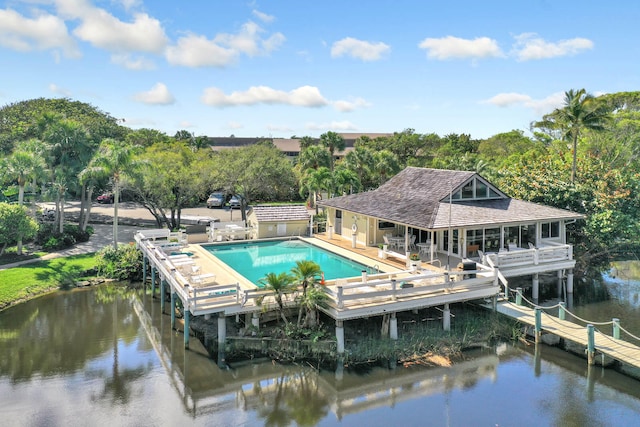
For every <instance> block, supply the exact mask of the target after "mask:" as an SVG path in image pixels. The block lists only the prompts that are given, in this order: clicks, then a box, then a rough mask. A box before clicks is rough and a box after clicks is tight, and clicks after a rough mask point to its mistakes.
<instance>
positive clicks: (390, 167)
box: [373, 150, 400, 185]
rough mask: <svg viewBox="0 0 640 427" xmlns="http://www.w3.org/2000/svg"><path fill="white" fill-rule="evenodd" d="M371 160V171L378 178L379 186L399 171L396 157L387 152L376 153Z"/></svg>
mask: <svg viewBox="0 0 640 427" xmlns="http://www.w3.org/2000/svg"><path fill="white" fill-rule="evenodd" d="M373 158H374V166H373V170H374V171H375V173H376V174H377V175H378V176H379V177H380V185H382V184H384V183H385V182H386V181H387V180H388V179H389V178H390V177H392V176H393V175H395V174H396V173H398V171H399V170H400V163H399V162H398V157H397V156H396V155H395V154H393V153H392V152H391V151H389V150H382V151H378V152H377V153H375V154H374V155H373Z"/></svg>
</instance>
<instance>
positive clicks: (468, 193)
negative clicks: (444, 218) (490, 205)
mask: <svg viewBox="0 0 640 427" xmlns="http://www.w3.org/2000/svg"><path fill="white" fill-rule="evenodd" d="M500 197H502V196H500V194H498V192H497V191H496V190H494V189H493V188H491V187H490V186H488V185H487V184H486V183H484V182H483V181H481V180H479V179H473V180H471V181H470V182H468V183H467V184H466V185H465V186H464V187H462V189H460V190H458V191H456V192H455V193H453V194H452V195H451V198H452V199H453V200H473V199H498V198H500ZM447 199H448V197H447Z"/></svg>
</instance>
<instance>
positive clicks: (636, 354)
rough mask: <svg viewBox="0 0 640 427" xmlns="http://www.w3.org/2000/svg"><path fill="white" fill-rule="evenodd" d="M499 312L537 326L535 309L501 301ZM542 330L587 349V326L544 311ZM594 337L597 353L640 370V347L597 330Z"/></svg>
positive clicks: (498, 307)
mask: <svg viewBox="0 0 640 427" xmlns="http://www.w3.org/2000/svg"><path fill="white" fill-rule="evenodd" d="M497 311H498V312H499V313H502V314H504V315H506V316H509V317H511V318H513V319H516V320H517V321H519V322H521V323H524V324H527V325H531V326H535V324H536V318H535V310H534V309H533V308H529V307H524V306H519V305H516V304H513V303H510V302H507V301H501V302H499V303H498V305H497ZM542 330H543V331H546V332H548V333H552V334H554V335H556V336H559V337H561V338H563V339H565V340H569V341H572V342H575V343H577V344H581V345H584V346H585V347H586V346H587V345H588V333H587V328H586V327H585V326H582V325H578V324H576V323H573V322H570V321H568V320H561V319H559V318H557V317H555V316H552V315H550V314H548V313H545V312H544V311H543V312H542ZM594 336H595V349H596V351H597V352H600V353H601V354H605V355H606V356H609V357H611V358H612V359H615V360H617V361H619V362H622V363H624V364H627V365H629V366H633V367H635V368H640V347H638V346H636V345H634V344H631V343H629V342H626V341H623V340H621V339H615V338H613V337H611V336H609V335H606V334H604V333H602V332H599V331H597V330H596V331H595V334H594Z"/></svg>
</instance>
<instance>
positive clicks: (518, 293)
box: [516, 288, 522, 305]
mask: <svg viewBox="0 0 640 427" xmlns="http://www.w3.org/2000/svg"><path fill="white" fill-rule="evenodd" d="M516 305H522V288H516Z"/></svg>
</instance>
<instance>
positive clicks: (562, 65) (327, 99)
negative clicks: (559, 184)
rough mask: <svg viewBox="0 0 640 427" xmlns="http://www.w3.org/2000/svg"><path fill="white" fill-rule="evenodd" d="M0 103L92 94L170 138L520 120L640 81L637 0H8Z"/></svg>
mask: <svg viewBox="0 0 640 427" xmlns="http://www.w3.org/2000/svg"><path fill="white" fill-rule="evenodd" d="M0 4H1V5H0V106H4V105H8V104H11V103H13V102H19V101H24V100H28V99H33V98H41V97H43V98H69V99H72V100H77V101H82V102H86V103H89V104H91V105H93V106H94V107H97V108H98V109H99V110H101V111H103V112H106V113H109V114H110V115H111V116H113V117H115V118H118V119H122V120H123V124H124V125H125V126H128V127H130V128H133V129H139V128H150V129H156V130H160V131H162V132H165V133H167V134H168V135H171V136H172V135H174V134H175V133H176V132H177V131H179V130H187V131H189V132H191V133H192V134H194V135H195V136H204V135H206V136H231V135H234V136H236V137H273V138H290V137H292V136H297V137H301V136H313V137H317V136H320V135H321V134H322V133H325V132H327V131H334V132H355V133H358V132H362V133H386V132H400V131H403V130H404V129H414V130H415V132H417V133H422V134H428V133H436V134H438V135H440V136H444V135H447V134H451V133H457V134H462V133H464V134H470V135H471V137H472V138H476V139H483V138H488V137H490V136H493V135H495V134H498V133H502V132H509V131H511V130H514V129H515V130H521V131H523V132H524V133H525V134H526V135H528V134H529V124H530V123H531V122H532V121H535V120H539V119H541V118H542V116H543V115H544V114H546V113H550V112H551V111H553V109H554V108H558V107H561V106H562V102H563V97H564V92H566V91H568V90H570V89H581V88H584V89H586V90H587V92H589V93H591V94H594V95H600V94H604V93H615V92H626V91H636V90H638V89H639V88H640V73H639V72H638V71H639V65H640V61H639V60H638V58H639V57H640V55H639V53H640V43H638V41H639V40H640V25H638V24H637V22H638V19H639V18H640V2H638V1H635V0H619V1H609V2H605V1H601V0H524V1H523V0H520V1H514V0H504V1H500V0H496V1H492V0H485V1H478V0H448V1H442V0H439V1H432V0H414V1H409V0H393V1H387V0H369V1H366V2H365V1H355V0H351V1H349V0H341V1H334V0H323V1H301V0H289V1H285V0H263V1H242V0H181V1H178V0H171V1H169V0H153V1H152V0H22V1H19V0H4V1H2V2H0Z"/></svg>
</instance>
